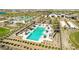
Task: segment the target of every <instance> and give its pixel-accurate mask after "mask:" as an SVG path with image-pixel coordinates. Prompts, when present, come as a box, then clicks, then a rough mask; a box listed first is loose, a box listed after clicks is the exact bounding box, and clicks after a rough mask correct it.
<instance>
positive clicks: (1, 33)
mask: <svg viewBox="0 0 79 59" xmlns="http://www.w3.org/2000/svg"><path fill="white" fill-rule="evenodd" d="M9 32H10V30H9V29H6V28H3V27H0V37H3V36H5V35H7V34H8V33H9Z"/></svg>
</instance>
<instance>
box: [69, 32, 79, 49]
mask: <svg viewBox="0 0 79 59" xmlns="http://www.w3.org/2000/svg"><path fill="white" fill-rule="evenodd" d="M70 40H71V41H72V43H73V44H74V45H75V46H76V47H77V48H79V32H74V33H72V34H71V35H70Z"/></svg>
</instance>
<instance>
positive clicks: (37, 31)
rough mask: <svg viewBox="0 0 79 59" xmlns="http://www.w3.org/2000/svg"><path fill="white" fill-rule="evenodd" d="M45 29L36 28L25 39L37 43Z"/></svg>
mask: <svg viewBox="0 0 79 59" xmlns="http://www.w3.org/2000/svg"><path fill="white" fill-rule="evenodd" d="M44 31H45V28H43V27H40V26H38V27H37V28H36V29H35V30H34V31H33V32H32V33H31V34H30V35H29V36H28V37H27V39H29V40H33V41H39V39H40V37H41V36H42V35H43V32H44Z"/></svg>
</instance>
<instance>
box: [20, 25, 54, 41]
mask: <svg viewBox="0 0 79 59" xmlns="http://www.w3.org/2000/svg"><path fill="white" fill-rule="evenodd" d="M39 25H40V26H41V27H44V28H45V31H44V32H43V34H45V35H46V38H44V35H42V36H41V37H40V38H39V40H38V41H34V40H29V39H26V38H27V37H28V36H29V35H30V33H32V32H33V31H34V29H36V28H37V27H38V26H39ZM47 25H48V26H47ZM48 27H49V29H48ZM34 29H33V30H29V31H27V32H30V33H28V34H27V35H26V34H25V32H23V33H22V34H19V36H22V38H23V39H24V40H28V41H33V42H39V43H41V42H43V41H44V40H47V41H52V39H51V38H52V36H49V35H50V34H52V33H53V29H52V28H51V26H50V25H49V24H37V25H35V27H34ZM46 30H47V31H48V32H46Z"/></svg>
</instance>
